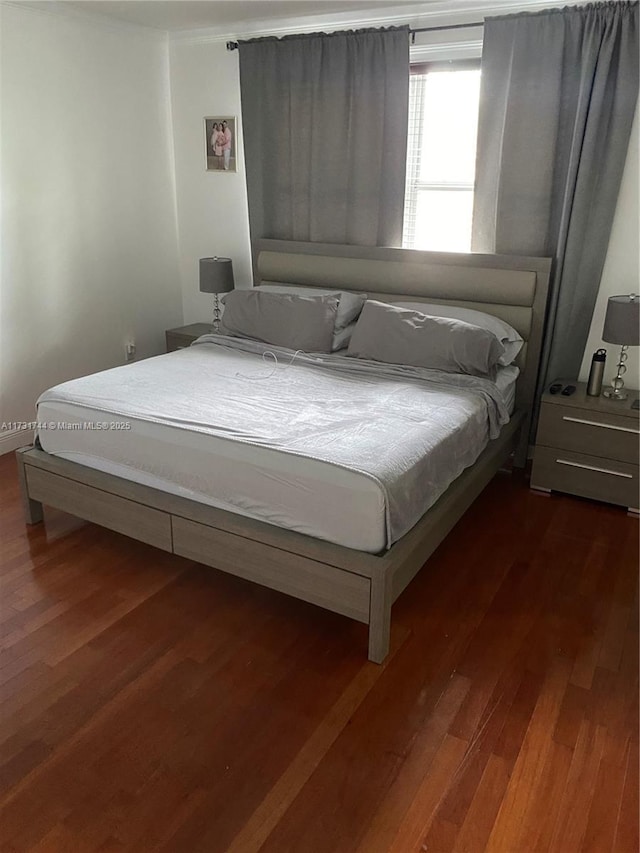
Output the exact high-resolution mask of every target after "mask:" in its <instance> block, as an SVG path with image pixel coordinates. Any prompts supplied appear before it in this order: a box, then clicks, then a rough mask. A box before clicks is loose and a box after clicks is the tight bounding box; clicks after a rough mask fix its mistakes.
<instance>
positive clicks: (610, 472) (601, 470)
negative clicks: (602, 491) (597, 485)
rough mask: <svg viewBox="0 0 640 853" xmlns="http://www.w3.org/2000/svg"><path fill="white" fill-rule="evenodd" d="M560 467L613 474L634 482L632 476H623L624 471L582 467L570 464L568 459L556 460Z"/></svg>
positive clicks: (588, 466)
mask: <svg viewBox="0 0 640 853" xmlns="http://www.w3.org/2000/svg"><path fill="white" fill-rule="evenodd" d="M556 462H557V463H558V465H570V466H571V468H584V469H585V471H597V472H598V473H599V474H613V476H614V477H624V478H625V479H627V480H633V476H632V475H631V474H623V473H622V471H611V470H610V469H609V468H596V467H595V465H582V464H581V463H580V462H570V461H569V460H568V459H556Z"/></svg>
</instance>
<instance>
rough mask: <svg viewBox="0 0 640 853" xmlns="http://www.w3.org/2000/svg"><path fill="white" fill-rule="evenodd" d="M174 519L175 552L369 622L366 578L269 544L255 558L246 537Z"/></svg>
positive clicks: (182, 519)
mask: <svg viewBox="0 0 640 853" xmlns="http://www.w3.org/2000/svg"><path fill="white" fill-rule="evenodd" d="M172 522H173V550H174V553H175V554H179V555H180V556H181V557H187V558H188V559H190V560H196V561H197V562H198V563H204V564H205V565H207V566H212V567H213V568H214V569H220V570H221V571H223V572H229V573H230V574H232V575H237V576H239V577H242V578H246V579H247V580H250V581H253V582H255V583H259V584H262V586H268V587H270V588H271V589H276V590H278V591H279V592H284V593H286V594H287V595H293V596H294V597H295V598H301V599H303V600H304V601H309V602H311V603H312V604H318V605H319V606H320V607H324V608H325V609H326V610H333V611H334V612H335V613H342V614H343V615H344V616H349V617H351V619H356V620H357V621H358V622H365V623H368V622H369V601H370V593H371V583H370V581H369V579H368V578H364V577H361V576H360V575H356V574H353V573H352V572H347V571H345V570H343V569H338V568H333V567H332V566H327V565H325V564H323V563H317V562H316V561H315V560H309V559H307V558H306V557H301V556H299V555H297V554H291V553H289V552H287V551H281V550H280V549H278V548H272V547H271V546H269V545H263V546H262V552H261V555H260V557H259V558H258V559H257V558H256V552H255V549H254V548H252V547H251V545H250V543H249V542H248V540H247V539H245V538H244V537H243V536H236V535H235V534H233V533H226V532H225V531H224V530H218V529H217V528H215V527H208V526H207V525H206V524H200V523H198V522H195V521H189V520H188V519H186V518H179V517H178V516H173V517H172Z"/></svg>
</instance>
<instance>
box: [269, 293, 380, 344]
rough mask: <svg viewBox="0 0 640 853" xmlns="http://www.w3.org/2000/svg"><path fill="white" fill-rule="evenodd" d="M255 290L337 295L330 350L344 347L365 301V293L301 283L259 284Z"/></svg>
mask: <svg viewBox="0 0 640 853" xmlns="http://www.w3.org/2000/svg"><path fill="white" fill-rule="evenodd" d="M256 289H257V290H264V291H267V292H269V293H296V294H300V295H305V296H337V297H338V298H339V299H340V301H339V303H338V314H337V316H336V324H335V326H334V329H333V342H332V344H331V350H332V352H335V351H336V350H340V349H344V348H345V347H346V346H347V344H348V343H349V341H350V340H351V333H352V332H353V329H354V323H355V321H356V320H357V319H358V315H359V314H360V312H361V311H362V306H363V305H364V303H365V302H366V301H367V294H366V293H350V292H349V291H347V290H324V289H320V288H317V287H304V285H301V284H293V285H286V284H260V285H258V287H257V288H256Z"/></svg>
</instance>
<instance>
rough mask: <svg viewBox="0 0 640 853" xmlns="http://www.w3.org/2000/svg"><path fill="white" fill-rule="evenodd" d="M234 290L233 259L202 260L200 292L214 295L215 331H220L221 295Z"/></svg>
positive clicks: (215, 258)
mask: <svg viewBox="0 0 640 853" xmlns="http://www.w3.org/2000/svg"><path fill="white" fill-rule="evenodd" d="M230 290H233V263H232V261H231V258H218V257H214V258H200V292H201V293H213V294H214V302H213V331H214V332H215V333H216V334H217V333H218V331H219V330H220V298H219V294H220V293H229V291H230Z"/></svg>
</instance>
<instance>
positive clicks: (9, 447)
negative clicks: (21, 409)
mask: <svg viewBox="0 0 640 853" xmlns="http://www.w3.org/2000/svg"><path fill="white" fill-rule="evenodd" d="M27 444H33V430H32V429H8V430H3V431H2V432H0V456H3V455H4V454H5V453H13V451H14V450H17V449H18V448H19V447H26V445H27Z"/></svg>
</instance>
